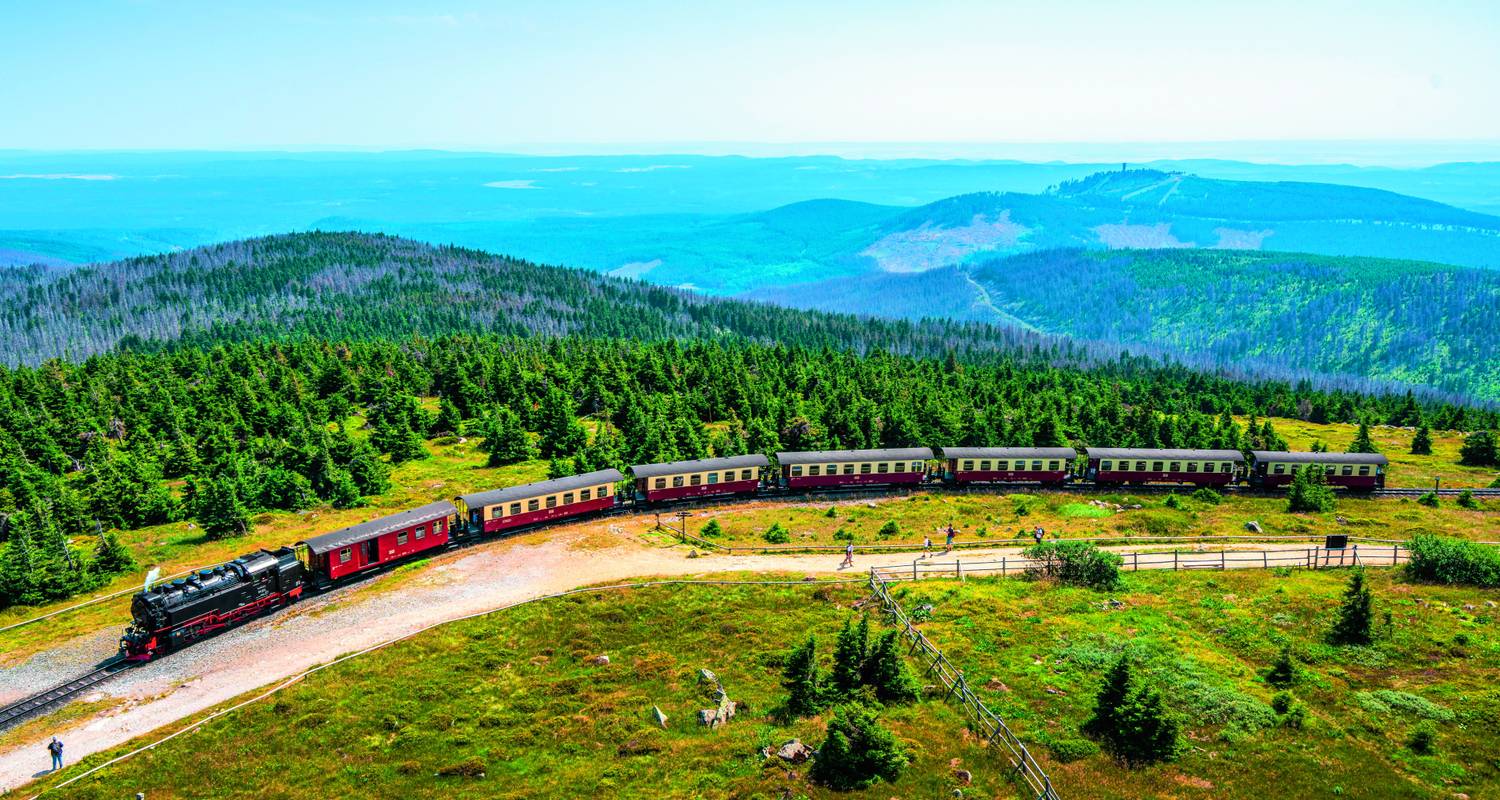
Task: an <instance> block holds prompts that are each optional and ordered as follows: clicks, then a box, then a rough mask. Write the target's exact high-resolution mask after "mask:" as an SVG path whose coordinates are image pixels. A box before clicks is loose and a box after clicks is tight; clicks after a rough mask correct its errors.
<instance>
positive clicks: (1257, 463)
mask: <svg viewBox="0 0 1500 800" xmlns="http://www.w3.org/2000/svg"><path fill="white" fill-rule="evenodd" d="M1250 460H1251V466H1250V474H1249V479H1250V485H1251V486H1259V487H1261V488H1264V489H1275V488H1278V487H1281V486H1286V485H1287V484H1289V483H1291V482H1292V474H1293V472H1294V471H1295V470H1296V469H1298V468H1299V467H1318V468H1321V469H1322V470H1323V474H1324V476H1325V479H1326V481H1327V483H1328V485H1329V486H1342V487H1344V488H1345V489H1352V490H1355V491H1364V492H1369V491H1374V490H1376V489H1383V488H1385V468H1386V465H1388V464H1390V460H1389V459H1387V458H1386V457H1385V456H1383V455H1381V454H1379V453H1289V452H1287V451H1285V450H1253V451H1251V453H1250Z"/></svg>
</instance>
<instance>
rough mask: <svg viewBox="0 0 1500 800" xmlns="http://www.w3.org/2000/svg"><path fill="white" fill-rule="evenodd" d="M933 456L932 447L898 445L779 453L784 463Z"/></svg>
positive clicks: (903, 459)
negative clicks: (875, 448) (863, 448)
mask: <svg viewBox="0 0 1500 800" xmlns="http://www.w3.org/2000/svg"><path fill="white" fill-rule="evenodd" d="M930 458H932V448H930V447H896V448H888V449H885V450H802V451H798V452H795V453H777V454H776V460H777V461H778V462H780V463H782V464H824V463H827V462H830V461H835V462H843V461H916V460H918V459H920V460H922V461H926V460H928V459H930Z"/></svg>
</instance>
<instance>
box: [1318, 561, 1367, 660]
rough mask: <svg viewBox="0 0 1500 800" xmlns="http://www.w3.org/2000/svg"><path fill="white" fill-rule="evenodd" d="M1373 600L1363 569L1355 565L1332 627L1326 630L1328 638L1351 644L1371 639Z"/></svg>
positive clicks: (1333, 641) (1331, 640) (1363, 642)
mask: <svg viewBox="0 0 1500 800" xmlns="http://www.w3.org/2000/svg"><path fill="white" fill-rule="evenodd" d="M1373 601H1374V598H1373V597H1372V596H1371V594H1370V587H1369V586H1368V585H1366V582H1365V571H1364V569H1363V568H1362V567H1355V568H1354V572H1353V573H1352V574H1350V575H1349V585H1348V586H1346V587H1345V588H1344V600H1343V602H1342V603H1340V604H1339V610H1338V615H1337V616H1336V617H1335V619H1334V622H1333V628H1332V629H1330V630H1329V632H1328V640H1329V641H1330V642H1332V643H1333V644H1351V645H1364V644H1369V643H1370V642H1371V641H1373V639H1372V638H1371V635H1370V626H1371V625H1372V624H1373V623H1374V620H1375V611H1374V608H1373Z"/></svg>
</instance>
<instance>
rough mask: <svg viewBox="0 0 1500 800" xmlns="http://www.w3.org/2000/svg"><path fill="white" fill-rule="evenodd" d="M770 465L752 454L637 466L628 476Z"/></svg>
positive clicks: (653, 475) (764, 458)
mask: <svg viewBox="0 0 1500 800" xmlns="http://www.w3.org/2000/svg"><path fill="white" fill-rule="evenodd" d="M770 463H771V460H770V459H768V458H766V457H765V456H763V455H761V454H759V453H754V454H752V455H748V456H727V457H725V458H702V459H698V460H697V461H672V462H669V463H666V464H637V465H635V466H633V467H631V468H630V474H632V475H634V476H636V477H637V478H654V477H656V476H658V475H680V474H682V473H685V472H709V471H711V470H716V469H739V468H740V467H764V466H766V465H767V464H770Z"/></svg>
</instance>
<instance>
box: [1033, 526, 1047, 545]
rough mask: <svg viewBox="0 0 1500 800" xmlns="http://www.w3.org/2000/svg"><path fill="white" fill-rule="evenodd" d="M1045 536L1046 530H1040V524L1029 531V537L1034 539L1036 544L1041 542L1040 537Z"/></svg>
mask: <svg viewBox="0 0 1500 800" xmlns="http://www.w3.org/2000/svg"><path fill="white" fill-rule="evenodd" d="M1046 537H1047V532H1046V531H1044V530H1042V526H1040V525H1038V526H1036V530H1034V531H1032V532H1031V538H1033V539H1035V540H1036V543H1037V544H1041V543H1042V539H1044V538H1046Z"/></svg>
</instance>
